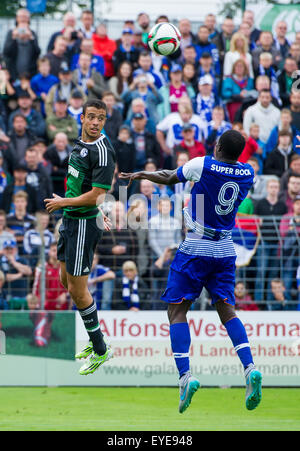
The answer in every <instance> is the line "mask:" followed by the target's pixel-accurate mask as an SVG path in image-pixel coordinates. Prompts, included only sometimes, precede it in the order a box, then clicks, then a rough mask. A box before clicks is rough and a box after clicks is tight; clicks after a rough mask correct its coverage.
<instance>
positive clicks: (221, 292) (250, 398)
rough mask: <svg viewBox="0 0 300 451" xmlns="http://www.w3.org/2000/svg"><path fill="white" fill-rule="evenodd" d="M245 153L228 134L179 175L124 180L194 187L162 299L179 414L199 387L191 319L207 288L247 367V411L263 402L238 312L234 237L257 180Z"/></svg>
mask: <svg viewBox="0 0 300 451" xmlns="http://www.w3.org/2000/svg"><path fill="white" fill-rule="evenodd" d="M244 147H245V140H244V138H243V136H242V135H241V134H240V133H239V132H237V131H235V130H229V131H227V132H225V133H224V134H223V135H221V137H220V138H219V140H218V143H217V145H216V147H215V151H214V156H213V157H212V156H206V157H198V158H194V159H192V160H190V161H189V162H187V163H186V164H185V165H183V166H182V167H179V168H177V169H175V170H162V171H156V172H145V171H141V172H136V173H134V174H121V177H122V178H127V179H130V183H131V182H132V181H133V180H137V179H147V180H150V181H152V182H154V183H158V184H166V185H173V184H176V183H179V182H186V181H187V180H189V181H192V182H194V186H193V188H192V191H191V197H190V201H189V204H188V206H187V207H186V208H185V209H184V216H185V225H186V228H187V235H186V238H185V240H184V241H183V242H182V243H181V245H180V247H179V249H178V251H177V253H176V256H175V258H174V260H173V262H172V264H171V267H170V272H169V277H168V282H167V288H166V290H165V292H164V293H163V295H162V299H163V300H164V301H166V302H167V303H168V304H169V305H168V317H169V322H170V339H171V346H172V351H173V356H174V359H175V363H176V366H177V369H178V372H179V378H180V379H179V391H180V400H179V412H180V413H182V412H184V411H185V410H186V409H187V407H188V406H189V405H190V402H191V399H192V397H193V395H194V393H195V392H196V391H197V390H198V388H199V386H200V383H199V381H198V380H197V379H196V378H194V377H193V376H192V375H191V372H190V364H189V348H190V344H191V337H190V331H189V326H188V323H187V316H186V315H187V312H188V310H189V309H190V307H191V305H192V303H193V301H195V300H196V299H197V298H198V297H199V295H200V293H201V291H202V288H203V287H205V288H206V289H207V290H208V291H209V292H210V295H211V298H212V304H213V305H214V306H215V308H216V310H217V312H218V314H219V317H220V320H221V322H222V324H223V325H224V326H225V328H226V330H227V333H228V335H229V337H230V339H231V341H232V343H233V346H234V348H235V350H236V352H237V354H238V357H239V358H240V361H241V363H242V365H243V367H244V371H245V378H246V408H247V409H248V410H253V409H255V408H256V407H257V406H258V404H259V402H260V400H261V380H262V375H261V373H260V372H259V371H258V370H257V369H256V368H255V365H254V362H253V358H252V354H251V350H250V345H249V341H248V337H247V334H246V331H245V328H244V326H243V324H242V322H241V321H240V319H239V318H238V317H237V316H236V313H235V309H234V304H235V297H234V286H235V260H236V254H235V250H234V246H233V241H232V237H231V231H232V229H233V227H234V224H235V216H236V213H237V209H238V207H239V205H240V203H241V202H242V201H243V199H245V197H246V196H247V193H248V190H249V189H250V187H251V186H252V184H253V178H254V171H253V169H252V167H251V166H250V165H249V164H243V163H239V162H238V161H237V160H238V158H239V156H240V154H241V152H242V151H243V149H244Z"/></svg>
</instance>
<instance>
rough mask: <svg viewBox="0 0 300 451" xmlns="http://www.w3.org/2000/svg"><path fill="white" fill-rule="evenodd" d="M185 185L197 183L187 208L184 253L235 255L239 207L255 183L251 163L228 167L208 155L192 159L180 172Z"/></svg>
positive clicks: (179, 174) (182, 248)
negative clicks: (236, 222) (235, 229)
mask: <svg viewBox="0 0 300 451" xmlns="http://www.w3.org/2000/svg"><path fill="white" fill-rule="evenodd" d="M177 176H178V178H179V180H180V181H181V182H186V181H187V180H189V181H192V182H194V186H193V188H192V191H191V196H190V200H189V203H188V206H187V207H186V208H185V209H184V217H185V225H186V228H187V231H188V233H187V237H186V240H185V241H184V242H183V243H182V245H181V246H180V250H181V251H182V252H185V253H188V254H193V255H206V256H211V257H225V256H231V255H235V251H234V246H233V243H232V239H231V231H232V229H233V227H234V225H235V216H236V213H237V210H238V207H239V205H240V204H241V202H242V201H243V200H244V199H245V197H246V196H247V193H248V191H249V189H250V188H251V186H252V185H253V180H254V171H253V169H252V167H251V166H250V165H249V164H244V163H239V162H238V163H236V164H228V163H223V162H220V161H218V160H216V159H215V158H214V157H210V156H206V157H199V158H194V159H192V160H190V161H189V162H188V163H186V164H185V165H184V166H182V167H180V168H178V169H177Z"/></svg>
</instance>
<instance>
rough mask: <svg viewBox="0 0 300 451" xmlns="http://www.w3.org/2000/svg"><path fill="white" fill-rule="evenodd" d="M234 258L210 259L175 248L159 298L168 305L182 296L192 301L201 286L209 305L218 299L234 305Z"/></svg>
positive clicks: (180, 300) (176, 302)
mask: <svg viewBox="0 0 300 451" xmlns="http://www.w3.org/2000/svg"><path fill="white" fill-rule="evenodd" d="M235 260H236V257H235V256H233V257H224V258H213V257H204V256H199V255H197V256H196V255H188V254H184V253H183V252H181V251H177V253H176V255H175V258H174V260H173V262H172V264H171V267H170V272H169V277H168V282H167V288H166V290H165V291H164V293H163V294H162V297H161V299H162V300H163V301H165V302H168V303H170V304H180V303H181V302H182V301H183V299H186V300H188V301H195V300H196V299H197V298H198V297H199V296H200V293H201V291H202V288H203V287H205V288H206V289H207V291H208V292H209V293H210V295H211V298H212V304H214V303H215V302H217V301H218V300H219V299H222V300H223V301H224V302H226V303H228V304H231V305H234V304H235V297H234V287H235V269H236V267H235Z"/></svg>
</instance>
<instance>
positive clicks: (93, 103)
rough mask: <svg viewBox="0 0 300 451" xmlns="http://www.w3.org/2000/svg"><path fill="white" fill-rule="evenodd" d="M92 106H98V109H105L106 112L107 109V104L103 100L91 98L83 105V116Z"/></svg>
mask: <svg viewBox="0 0 300 451" xmlns="http://www.w3.org/2000/svg"><path fill="white" fill-rule="evenodd" d="M90 107H94V108H97V110H104V111H105V112H106V111H107V108H106V104H105V103H104V102H103V101H102V100H98V99H91V100H88V101H87V102H85V104H84V105H83V107H82V114H83V116H85V112H86V109H87V108H90Z"/></svg>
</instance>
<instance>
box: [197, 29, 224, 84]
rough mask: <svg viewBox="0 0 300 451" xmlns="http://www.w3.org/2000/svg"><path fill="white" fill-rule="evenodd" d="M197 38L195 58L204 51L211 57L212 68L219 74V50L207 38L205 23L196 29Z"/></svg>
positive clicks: (207, 32) (207, 31)
mask: <svg viewBox="0 0 300 451" xmlns="http://www.w3.org/2000/svg"><path fill="white" fill-rule="evenodd" d="M197 36H198V39H197V45H196V52H197V60H199V58H200V57H201V55H202V54H203V53H204V52H205V53H209V54H210V55H211V57H212V59H213V63H214V69H215V71H216V74H217V75H220V74H221V66H220V59H219V51H218V49H217V46H216V44H213V43H212V42H211V41H210V40H209V30H208V28H207V27H206V26H205V25H201V26H200V27H199V30H198V34H197Z"/></svg>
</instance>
